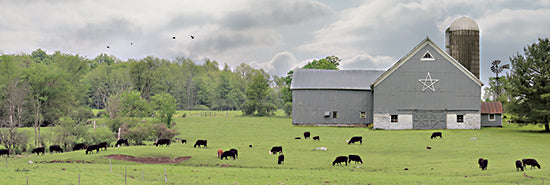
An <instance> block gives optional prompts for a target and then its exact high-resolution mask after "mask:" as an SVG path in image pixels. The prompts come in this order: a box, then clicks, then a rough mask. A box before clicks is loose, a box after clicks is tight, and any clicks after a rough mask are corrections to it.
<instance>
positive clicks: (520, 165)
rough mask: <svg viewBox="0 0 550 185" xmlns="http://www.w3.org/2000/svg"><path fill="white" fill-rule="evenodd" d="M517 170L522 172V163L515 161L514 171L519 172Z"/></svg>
mask: <svg viewBox="0 0 550 185" xmlns="http://www.w3.org/2000/svg"><path fill="white" fill-rule="evenodd" d="M519 169H521V171H523V163H522V162H521V161H520V160H517V161H516V171H519Z"/></svg>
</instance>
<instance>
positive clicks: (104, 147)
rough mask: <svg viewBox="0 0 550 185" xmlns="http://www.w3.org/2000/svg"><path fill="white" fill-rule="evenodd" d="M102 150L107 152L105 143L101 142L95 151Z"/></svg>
mask: <svg viewBox="0 0 550 185" xmlns="http://www.w3.org/2000/svg"><path fill="white" fill-rule="evenodd" d="M101 148H103V150H107V142H101V143H99V144H97V149H98V150H99V149H101Z"/></svg>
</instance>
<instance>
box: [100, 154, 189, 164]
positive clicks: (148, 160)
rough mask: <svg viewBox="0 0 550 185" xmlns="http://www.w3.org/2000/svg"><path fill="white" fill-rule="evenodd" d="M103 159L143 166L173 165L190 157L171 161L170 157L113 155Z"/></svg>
mask: <svg viewBox="0 0 550 185" xmlns="http://www.w3.org/2000/svg"><path fill="white" fill-rule="evenodd" d="M105 157H107V158H111V159H116V160H123V161H130V162H136V163H143V164H175V163H180V162H183V161H185V160H187V159H189V158H191V156H184V157H178V158H174V159H171V158H170V157H156V158H153V157H134V156H130V155H122V154H114V155H106V156H105Z"/></svg>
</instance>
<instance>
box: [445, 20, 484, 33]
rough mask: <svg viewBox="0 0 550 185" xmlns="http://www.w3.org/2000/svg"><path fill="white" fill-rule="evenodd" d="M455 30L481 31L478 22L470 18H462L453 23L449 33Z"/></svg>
mask: <svg viewBox="0 0 550 185" xmlns="http://www.w3.org/2000/svg"><path fill="white" fill-rule="evenodd" d="M455 30H475V31H479V26H477V23H476V21H474V20H473V19H470V18H468V17H461V18H458V19H456V20H455V21H453V23H451V26H450V27H449V31H455Z"/></svg>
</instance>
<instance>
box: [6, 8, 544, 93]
mask: <svg viewBox="0 0 550 185" xmlns="http://www.w3.org/2000/svg"><path fill="white" fill-rule="evenodd" d="M0 4H1V6H0V53H1V54H18V53H26V54H30V53H31V52H32V51H34V50H36V49H39V48H40V49H42V50H45V51H46V52H47V53H49V54H51V53H53V52H55V51H61V52H63V53H69V54H74V55H80V56H84V57H86V58H95V57H96V56H97V55H99V54H101V53H106V54H109V55H113V56H116V57H117V58H119V59H121V60H124V61H125V60H127V59H141V58H144V57H146V56H154V57H158V58H163V59H169V60H172V59H175V58H176V57H185V58H189V59H191V60H193V61H194V62H195V63H202V61H204V60H205V59H210V60H216V61H218V63H219V64H220V67H223V65H224V64H228V65H229V66H231V67H233V68H234V67H236V66H238V65H239V64H241V63H246V64H249V65H250V66H252V67H254V68H263V69H264V70H265V71H267V72H268V73H270V74H272V75H278V76H285V75H286V73H287V72H288V71H290V70H292V69H294V68H297V67H303V66H304V65H305V64H306V63H308V62H310V61H312V60H314V59H321V58H325V57H327V56H332V55H334V56H337V57H339V58H340V59H342V61H341V62H340V63H341V66H340V69H342V70H359V69H378V70H385V69H388V68H389V67H391V66H392V65H393V64H394V63H395V62H397V61H398V60H399V59H401V58H402V57H404V56H405V55H406V54H407V53H408V52H410V51H411V50H412V49H413V48H414V47H415V46H416V45H417V44H419V43H420V42H421V41H422V40H424V39H425V38H426V37H429V38H430V39H431V40H432V41H433V42H434V43H436V44H437V45H438V46H439V47H441V48H444V46H445V29H446V28H447V27H449V26H450V24H451V23H452V21H453V20H455V19H457V18H460V17H463V16H466V17H469V18H472V19H474V20H475V21H476V22H477V23H478V25H479V27H480V63H481V66H480V73H481V74H480V79H481V81H482V82H484V84H487V82H488V78H489V77H493V76H494V73H492V72H491V71H490V66H491V62H492V61H494V60H501V61H502V64H507V63H510V60H509V58H510V57H511V56H514V55H516V54H518V53H523V48H525V47H526V46H528V45H531V44H533V43H535V42H537V40H538V38H548V37H549V36H550V1H548V0H538V1H537V0H530V1H525V0H487V1H485V0H484V1H478V0H452V1H444V0H410V1H408V0H407V1H399V0H364V1H361V0H338V1H335V0H231V1H227V0H208V1H199V0H162V1H153V0H116V1H113V0H78V1H74V0H56V1H46V0H17V1H12V0H0ZM191 36H193V37H194V39H192V38H191ZM173 37H175V39H173ZM107 46H109V48H107ZM486 86H487V85H486Z"/></svg>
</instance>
